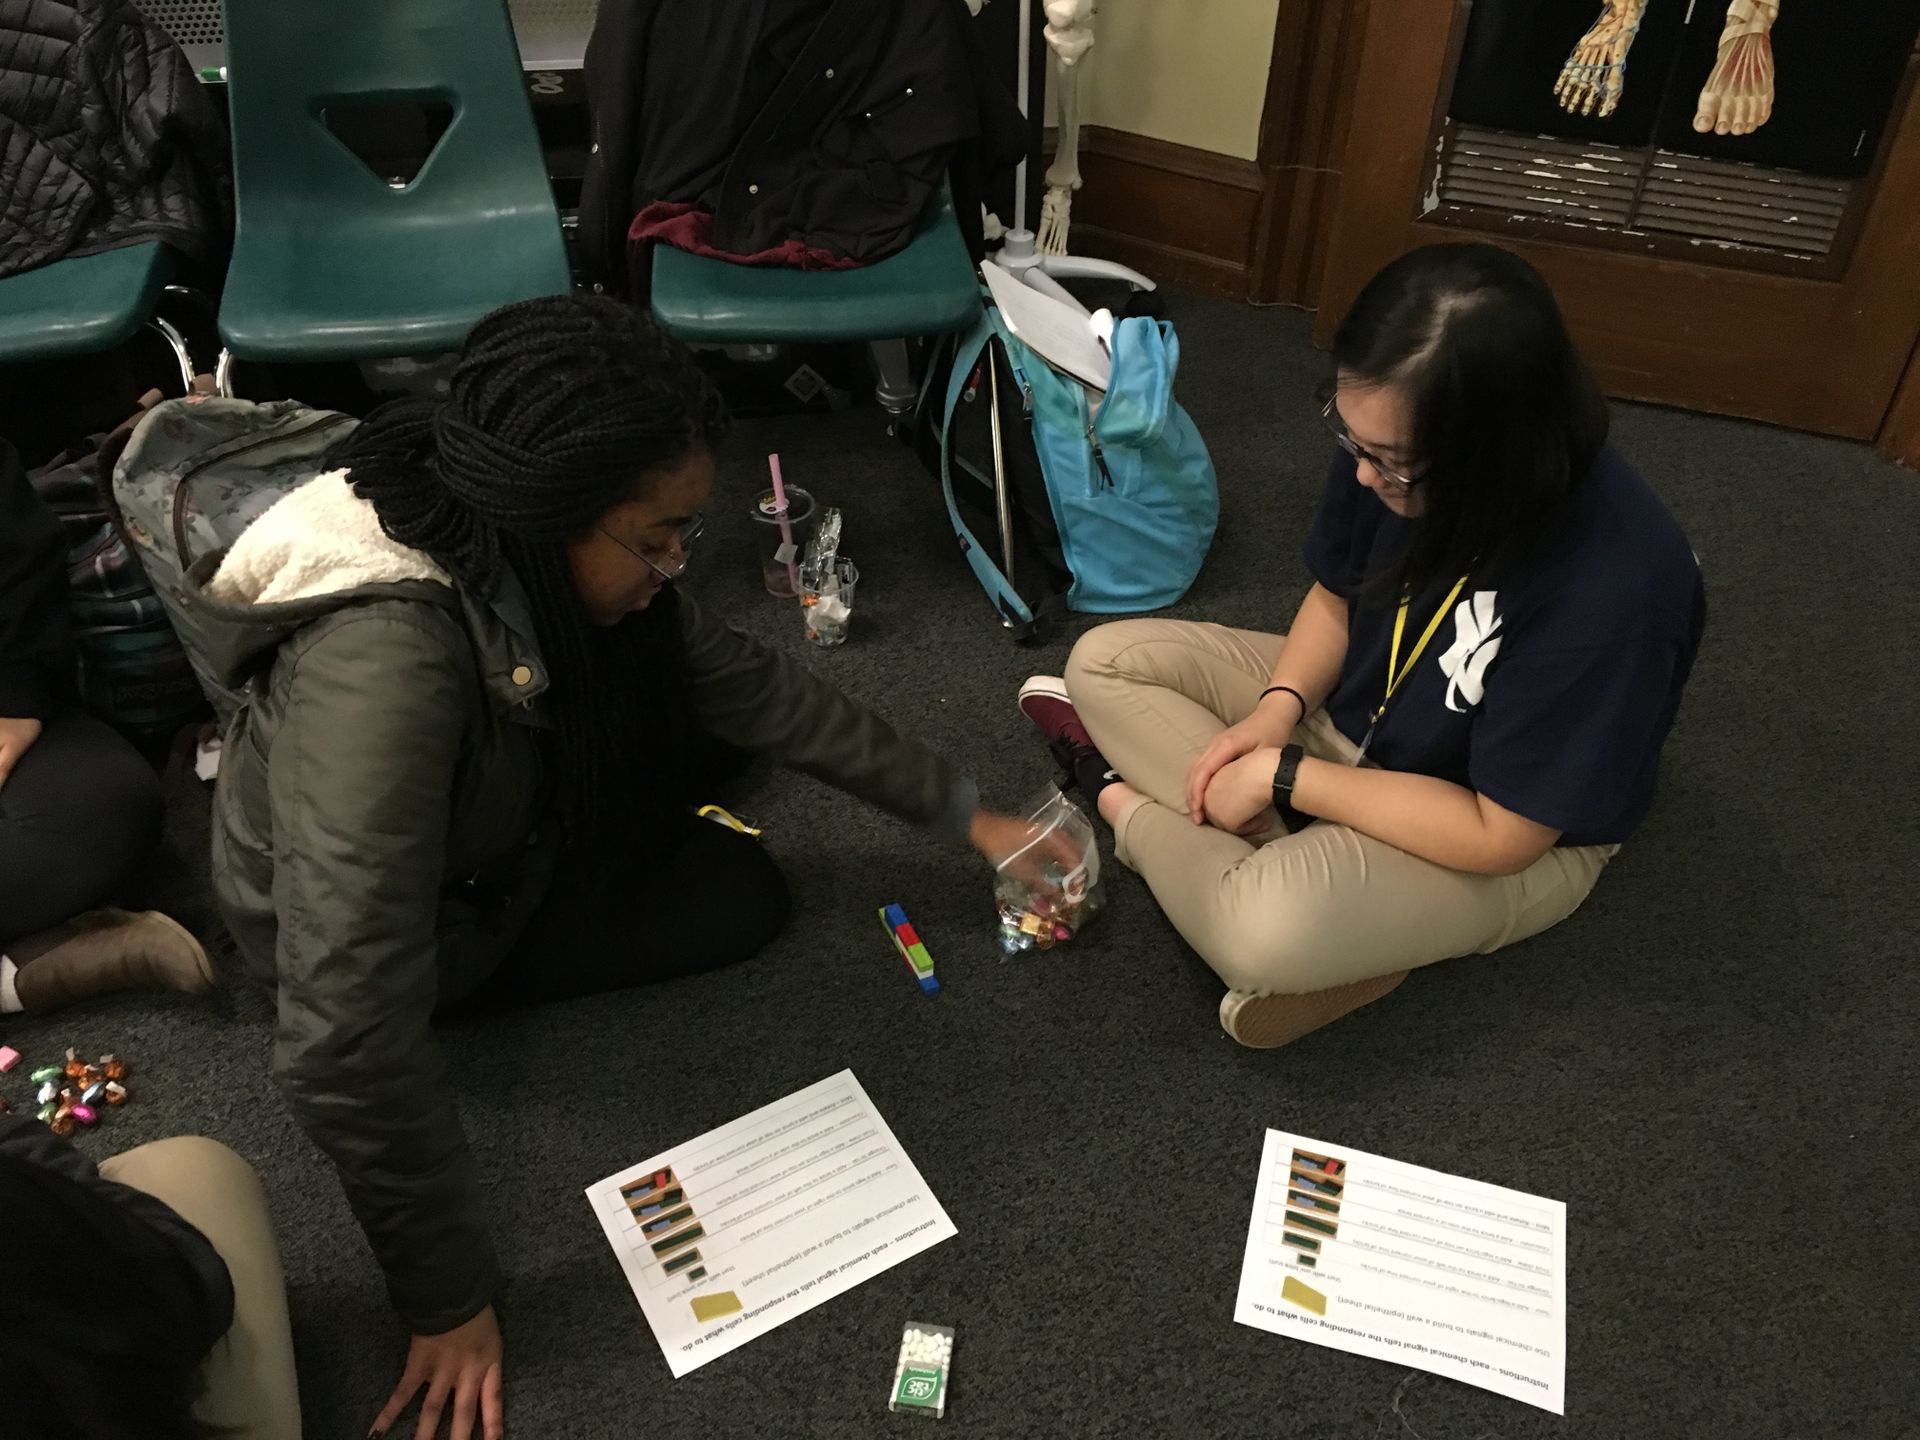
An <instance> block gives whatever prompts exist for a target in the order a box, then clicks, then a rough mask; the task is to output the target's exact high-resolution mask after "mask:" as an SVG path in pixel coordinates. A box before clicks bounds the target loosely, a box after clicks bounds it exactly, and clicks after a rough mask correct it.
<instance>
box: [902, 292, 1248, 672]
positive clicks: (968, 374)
mask: <svg viewBox="0 0 1920 1440" xmlns="http://www.w3.org/2000/svg"><path fill="white" fill-rule="evenodd" d="M1179 363H1180V341H1179V338H1178V337H1177V336H1176V335H1175V334H1174V330H1173V326H1172V325H1171V324H1168V323H1167V322H1165V321H1155V320H1152V319H1148V318H1146V317H1132V318H1128V319H1124V320H1120V321H1118V322H1117V323H1116V324H1115V326H1114V330H1113V374H1112V377H1111V380H1110V382H1109V385H1108V389H1107V391H1106V394H1105V395H1104V396H1102V395H1100V394H1099V392H1097V391H1089V389H1088V387H1086V386H1085V385H1083V384H1082V383H1081V382H1080V381H1078V380H1076V379H1074V378H1073V377H1072V376H1070V375H1064V374H1061V373H1060V372H1059V371H1056V370H1055V369H1053V368H1052V367H1051V366H1050V365H1048V364H1047V363H1046V361H1044V360H1042V359H1041V358H1040V357H1039V356H1038V355H1036V354H1035V353H1034V352H1033V351H1031V350H1029V349H1028V348H1027V347H1026V345H1024V344H1023V343H1021V341H1020V340H1019V339H1018V338H1017V337H1015V336H1014V335H1013V334H1012V333H1011V332H1010V331H1009V330H1008V329H1007V328H1006V326H1005V324H1004V323H1003V322H1002V321H1001V318H1000V312H999V311H998V310H997V309H995V308H994V307H992V306H991V305H989V306H988V307H987V308H986V312H985V314H984V315H983V316H982V317H981V319H980V321H979V322H978V323H977V324H976V325H975V326H974V327H973V329H972V330H970V331H968V332H967V333H966V334H965V335H963V336H962V337H960V339H959V340H958V341H957V342H955V343H954V349H953V356H952V369H951V371H950V372H949V373H948V375H947V377H946V382H945V385H944V394H941V393H939V392H940V390H941V387H940V384H939V381H938V378H937V375H938V372H937V370H936V378H935V379H934V380H933V381H932V382H931V383H930V384H929V385H928V387H927V390H928V393H925V394H923V397H922V398H923V403H937V402H938V401H941V400H944V410H943V411H942V415H941V425H940V428H939V433H938V438H939V451H940V456H939V458H940V466H939V469H940V481H941V488H942V490H943V492H944V494H945V496H946V502H947V514H948V516H949V517H950V518H951V520H952V522H953V528H954V534H955V535H956V537H957V538H958V539H959V542H960V548H961V551H962V552H963V553H964V554H965V556H966V559H967V564H968V565H969V566H970V567H971V568H972V570H973V573H974V575H975V577H976V578H977V579H978V580H979V581H980V584H981V587H982V588H983V589H985V590H986V592H987V596H988V598H989V599H990V600H991V601H992V602H993V606H994V608H995V610H997V611H998V612H999V614H1000V618H1001V623H1002V624H1003V625H1005V626H1006V627H1007V628H1008V629H1010V630H1012V631H1013V632H1014V633H1015V635H1016V636H1018V637H1020V638H1026V637H1028V636H1031V635H1034V634H1036V633H1038V632H1040V631H1042V630H1044V628H1045V625H1046V622H1047V621H1048V620H1049V619H1050V618H1052V616H1053V614H1054V613H1056V612H1057V611H1058V609H1059V608H1060V606H1061V603H1062V601H1064V605H1065V607H1066V608H1067V609H1071V610H1077V611H1082V612H1085V613H1088V614H1095V615H1124V614H1132V613H1136V612H1138V611H1142V610H1157V609H1160V608H1161V607H1163V606H1166V605H1171V604H1173V603H1174V601H1176V600H1178V599H1179V598H1180V597H1181V596H1182V595H1184V594H1186V592H1187V588H1188V587H1189V586H1190V585H1192V584H1193V581H1194V577H1195V576H1196V575H1198V574H1199V573H1200V565H1201V562H1203V561H1204V560H1205V559H1206V556H1207V548H1208V547H1209V546H1210V545H1211V544H1212V543H1213V532H1214V527H1215V525H1216V524H1218V522H1219V519H1220V491H1219V486H1218V484H1217V482H1216V480H1215V477H1214V471H1213V461H1212V460H1211V459H1210V458H1209V456H1208V455H1207V447H1206V443H1205V442H1204V441H1202V440H1201V438H1200V432H1199V431H1198V430H1196V429H1195V428H1194V424H1193V421H1192V419H1191V418H1190V417H1189V416H1188V414H1187V412H1186V411H1185V410H1183V409H1181V408H1180V405H1179V403H1178V402H1177V401H1176V400H1175V399H1174V398H1173V379H1174V372H1175V370H1176V369H1177V368H1178V367H1179ZM996 395H997V397H998V402H999V403H998V406H997V411H998V413H997V415H995V414H992V413H989V414H988V415H987V416H986V417H985V424H984V426H982V423H981V417H980V416H979V415H978V414H977V412H982V411H986V412H991V411H993V410H994V409H995V408H996V407H995V406H994V404H993V400H994V397H995V396H996ZM969 402H972V403H969ZM983 402H984V403H983ZM1096 402H1097V403H1096ZM969 412H975V413H972V414H970V413H969ZM963 426H969V427H970V428H972V429H974V430H976V431H977V430H979V429H981V428H985V429H986V430H987V431H988V435H987V444H986V445H985V446H984V447H983V446H980V445H979V444H978V442H977V440H975V441H974V442H972V443H969V445H968V448H969V449H978V448H987V449H990V450H991V452H992V453H993V455H994V458H995V462H996V463H995V464H994V465H993V467H992V468H990V469H989V468H984V467H982V466H980V465H977V464H975V463H973V462H972V461H970V460H968V459H966V458H964V457H962V456H961V455H959V454H958V453H957V449H958V442H959V432H960V431H961V429H962V428H963ZM956 472H957V473H958V476H959V480H960V488H959V489H957V490H956V486H955V477H956ZM965 512H971V513H972V514H973V515H974V516H976V517H977V518H978V519H979V520H980V522H981V528H983V529H986V530H987V532H988V533H989V534H992V535H994V536H995V537H996V539H997V541H998V543H997V545H995V546H994V547H993V548H989V547H987V546H985V545H983V544H981V542H980V539H979V536H978V534H977V533H976V531H975V529H974V527H973V526H972V525H971V524H970V523H969V521H968V518H967V515H966V513H965ZM1010 572H1011V573H1010ZM1063 591H1064V594H1063V593H1062V592H1063Z"/></svg>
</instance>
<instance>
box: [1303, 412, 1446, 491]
mask: <svg viewBox="0 0 1920 1440" xmlns="http://www.w3.org/2000/svg"><path fill="white" fill-rule="evenodd" d="M1333 400H1334V397H1333V396H1331V395H1329V396H1327V403H1326V404H1324V405H1322V406H1321V407H1320V420H1321V423H1323V424H1324V425H1325V426H1326V427H1327V433H1328V434H1329V435H1331V436H1333V443H1334V444H1336V445H1338V446H1339V447H1340V448H1341V449H1342V450H1344V451H1346V452H1347V453H1348V454H1349V455H1351V456H1353V458H1354V459H1356V460H1364V461H1366V462H1367V464H1369V465H1371V466H1372V467H1373V468H1374V469H1375V470H1377V471H1378V472H1379V473H1380V478H1381V479H1383V480H1385V481H1387V482H1388V483H1389V484H1393V485H1398V486H1399V487H1400V488H1401V489H1402V490H1411V489H1413V487H1414V486H1416V485H1418V484H1420V483H1421V482H1422V481H1423V480H1425V479H1426V478H1427V477H1426V476H1424V475H1414V476H1407V475H1402V474H1401V473H1400V472H1399V471H1398V470H1395V469H1394V468H1393V467H1392V466H1391V465H1389V464H1387V462H1386V461H1384V460H1382V459H1381V458H1380V457H1379V456H1378V455H1376V454H1374V453H1373V452H1372V451H1371V450H1369V449H1367V447H1366V446H1364V445H1362V444H1361V443H1360V442H1359V441H1358V440H1356V439H1354V438H1353V436H1351V435H1349V434H1348V433H1347V422H1346V421H1344V420H1342V419H1341V418H1340V412H1339V411H1337V410H1335V409H1334V408H1333Z"/></svg>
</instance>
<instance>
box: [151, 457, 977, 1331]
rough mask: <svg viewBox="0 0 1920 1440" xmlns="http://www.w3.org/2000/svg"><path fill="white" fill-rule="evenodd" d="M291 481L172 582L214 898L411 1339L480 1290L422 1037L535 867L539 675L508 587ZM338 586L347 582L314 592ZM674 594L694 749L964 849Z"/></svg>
mask: <svg viewBox="0 0 1920 1440" xmlns="http://www.w3.org/2000/svg"><path fill="white" fill-rule="evenodd" d="M311 487H323V488H322V489H321V490H319V491H315V492H314V493H313V494H307V493H306V490H305V489H303V491H296V492H294V494H293V495H291V496H289V497H288V498H287V500H284V501H282V502H280V504H279V505H277V506H275V507H274V509H273V510H269V511H268V512H267V513H266V514H265V515H263V516H262V517H261V518H260V520H258V521H256V522H255V525H254V527H252V528H250V529H249V531H248V532H247V533H246V534H245V535H243V536H242V537H241V540H240V542H239V543H238V544H236V545H235V546H234V548H233V550H232V551H231V552H228V554H226V555H212V556H208V557H205V558H204V559H203V560H202V561H200V562H199V563H198V564H196V565H195V566H194V567H193V569H192V570H191V571H189V572H188V575H187V577H186V589H187V603H189V604H190V605H192V606H193V607H194V608H195V609H196V610H197V611H199V612H200V614H199V617H198V618H200V619H201V620H202V621H203V623H205V624H206V625H207V627H208V632H207V633H208V634H209V636H210V637H211V638H210V646H211V653H210V654H209V655H208V656H206V657H204V658H206V659H207V660H208V661H210V663H211V664H212V666H213V668H214V670H215V671H216V678H218V679H219V680H220V681H221V682H222V683H224V684H228V685H232V686H235V687H236V688H238V687H243V686H244V687H245V690H246V693H247V696H248V702H247V704H246V706H245V707H244V708H243V709H242V710H241V711H240V713H239V714H238V715H237V716H236V717H235V718H234V720H233V722H232V724H231V725H230V726H229V728H228V732H227V734H226V737H225V744H224V748H223V754H222V759H221V765H220V774H219V781H218V786H217V789H216V792H215V800H214V812H215V813H214V826H213V872H214V885H215V890H216V893H217V895H218V897H219V901H220V904H221V908H222V911H223V913H224V915H225V917H226V920H227V922H228V925H229V926H230V928H231V929H232V932H233V935H234V938H235V940H236V941H237V942H238V944H239V947H240V950H241V952H242V954H243V956H244V957H245V959H246V961H247V962H248V965H249V968H250V969H251V970H252V971H253V972H254V973H255V974H256V975H258V976H259V977H260V978H261V979H262V980H264V981H265V982H266V983H267V984H269V985H270V986H272V987H273V988H274V989H275V991H276V994H277V1006H278V1021H277V1025H276V1029H275V1035H274V1045H273V1073H274V1078H275V1080H276V1082H277V1084H278V1086H279V1088H280V1091H281V1093H282V1094H283V1095H284V1096H285V1098H286V1101H287V1103H288V1105H289V1106H290V1107H291V1109H292V1111H293V1113H294V1116H295V1117H296V1119H297V1120H298V1121H299V1123H300V1125H301V1127H302V1128H303V1129H304V1130H305V1131H306V1132H307V1134H308V1135H310V1136H311V1137H312V1138H313V1140H314V1141H315V1143H317V1144H318V1145H319V1146H320V1148H321V1149H322V1150H324V1151H325V1152H326V1153H327V1155H328V1156H329V1157H330V1158H331V1159H332V1160H333V1162H334V1164H335V1166H336V1167H337V1168H338V1170H339V1173H340V1177H341V1181H342V1183H343V1184H344V1186H345V1187H346V1192H347V1198H348V1201H349V1202H350V1203H351V1205H352V1207H353V1211H354V1214H355V1215H356V1216H357V1217H358V1218H359V1221H360V1223H361V1225H362V1227H363V1228H364V1229H365V1231H366V1234H367V1238H368V1239H369V1241H371V1243H372V1245H373V1250H374V1254H375V1255H376V1257H377V1258H378V1259H379V1262H380V1264H381V1267H382V1269H383V1270H384V1272H385V1275H386V1280H387V1287H388V1292H389V1294H390V1295H391V1297H392V1300H393V1304H394V1306H395V1308H396V1309H397V1310H398V1311H399V1313H400V1315H401V1317H402V1318H403V1319H404V1320H405V1321H406V1322H407V1324H408V1325H410V1326H411V1327H412V1328H413V1329H414V1330H415V1331H416V1332H417V1333H422V1334H431V1333H437V1332H439V1331H444V1330H447V1329H450V1328H452V1327H453V1326H455V1325H458V1324H460V1323H462V1322H464V1321H465V1320H467V1319H469V1318H471V1317H472V1316H473V1315H475V1314H476V1313H478V1312H479V1311H480V1310H481V1309H482V1308H483V1307H484V1306H486V1305H488V1304H489V1303H491V1301H492V1300H493V1298H494V1292H495V1289H496V1287H497V1284H498V1278H499V1272H498V1266H497V1263H496V1260H495V1257H494V1251H493V1246H492V1243H491V1241H490V1239H489V1237H488V1234H487V1229H486V1222H485V1216H484V1211H483V1206H482V1203H481V1196H480V1186H479V1181H478V1178H477V1176H476V1173H475V1167H474V1161H473V1157H472V1155H471V1154H470V1152H469V1151H468V1148H467V1142H466V1138H465V1136H464V1134H463V1133H462V1130H461V1126H460V1118H459V1114H458V1112H457V1109H456V1106H455V1101H454V1095H453V1092H452V1090H451V1089H450V1087H449V1085H448V1083H447V1080H446V1076H445V1073H444V1067H443V1064H442V1060H441V1056H440V1052H439V1048H438V1046H437V1045H436V1044H435V1043H434V1039H433V1034H432V1029H431V1026H430V1024H429V1022H430V1019H431V1017H432V1015H433V1013H434V1010H435V1009H436V1007H437V1006H439V1005H441V1004H443V1003H445V1002H447V1001H450V1000H455V999H458V998H460V997H461V996H464V995H466V994H468V993H470V992H471V991H472V990H473V989H474V988H475V987H476V986H477V985H478V984H479V983H480V981H481V980H483V979H484V978H485V977H486V976H487V974H488V973H489V972H491V971H492V970H493V969H494V968H495V966H497V965H498V964H499V963H500V961H501V960H502V958H503V957H504V956H505V954H506V953H507V951H508V950H509V949H510V948H511V946H512V945H513V943H514V941H515V939H516V938H517V937H518V935H519V934H520V932H521V930H522V928H523V927H524V926H525V924H526V922H527V919H528V917H529V916H530V915H531V914H532V913H533V911H534V910H535V909H536V908H537V907H538V905H539V904H540V901H541V899H542V898H543V896H544V895H545V893H546V891H547V888H548V884H549V881H550V879H551V876H552V872H553V867H554V865H555V863H556V858H557V852H558V848H559V838H560V837H559V835H558V834H557V833H556V827H555V826H554V825H553V824H551V823H545V824H543V823H542V822H543V821H544V820H546V819H547V816H546V813H545V811H546V797H547V795H548V794H549V793H550V786H549V784H548V783H547V782H548V777H546V776H545V775H543V773H542V767H543V764H544V763H545V762H544V760H543V755H544V754H545V753H546V752H547V749H548V747H547V746H545V745H543V744H541V743H540V739H539V736H540V732H541V731H542V730H543V729H544V728H546V727H548V726H549V724H550V716H549V715H548V713H547V711H548V707H549V704H550V701H549V700H548V698H547V697H546V696H545V691H546V670H545V666H544V664H543V663H542V660H541V656H540V653H539V650H538V648H537V647H536V645H535V644H534V643H533V640H532V638H531V637H532V625H531V623H530V620H529V617H528V614H527V610H526V607H525V603H524V600H523V598H522V597H521V595H520V593H519V591H518V588H517V586H515V585H512V584H509V585H507V586H506V587H505V588H504V590H503V592H502V593H501V594H500V595H498V596H496V597H494V598H493V599H492V600H491V602H487V601H482V600H479V599H478V598H476V597H475V596H472V595H470V594H468V593H466V592H465V591H464V590H462V589H460V588H458V587H456V586H454V585H453V584H451V583H450V582H447V581H446V580H445V577H444V576H442V575H441V572H439V571H438V569H437V568H436V567H434V566H433V564H432V562H431V561H429V560H427V558H426V557H425V556H423V555H421V554H419V552H416V551H409V550H405V549H403V548H402V547H399V546H396V545H394V544H393V542H391V541H389V540H387V539H386V537H385V536H384V535H381V534H379V532H378V531H377V528H375V527H373V526H372V522H371V520H370V512H367V513H364V514H361V513H358V512H355V511H352V510H350V509H349V508H348V507H361V508H362V509H364V502H361V501H358V500H357V499H354V498H353V497H352V496H351V492H350V491H349V490H348V489H347V487H346V485H345V484H344V481H343V479H342V478H341V477H340V476H339V475H338V474H334V475H327V476H322V477H320V478H319V479H317V480H315V481H312V482H310V486H309V487H306V488H308V489H310V488H311ZM327 487H331V488H330V489H329V488H327ZM295 502H298V503H295ZM270 522H271V523H270ZM355 523H358V524H359V527H360V528H359V530H358V531H357V532H356V530H355V528H354V524H355ZM256 532H258V533H256ZM341 550H345V551H347V552H349V553H348V554H347V556H346V558H345V559H343V558H342V556H341V555H340V554H338V553H335V552H338V551H341ZM216 572H217V578H216ZM343 577H344V578H350V579H352V580H354V581H357V582H358V583H352V584H349V585H347V586H346V587H345V588H341V589H337V590H329V589H327V586H328V585H330V584H332V583H335V582H336V581H338V580H340V579H342V578H343ZM279 596H288V597H291V598H276V597H279ZM679 603H680V611H681V615H682V617H683V628H684V630H685V636H686V655H687V676H688V684H689V687H690V691H691V700H692V704H693V708H694V712H695V714H696V715H697V717H698V719H699V720H700V722H701V723H702V724H703V725H704V726H705V727H706V729H707V730H709V731H710V732H711V733H712V734H713V735H714V736H716V737H717V738H719V739H721V740H723V741H726V742H728V743H730V744H732V745H735V746H738V747H740V748H742V749H745V750H750V751H755V752H759V753H763V754H770V755H772V756H774V757H777V758H778V759H780V760H782V761H784V762H785V763H786V764H788V765H791V766H793V767H795V768H797V769H800V770H803V771H805V772H807V773H809V774H811V775H815V776H817V777H819V778H820V779H822V780H825V781H828V782H829V783H831V784H833V785H836V786H838V787H839V788H841V789H843V790H846V791H848V792H850V793H851V794H853V795H855V796H858V797H860V798H861V799H865V800H868V801H871V802H873V803H874V804H876V805H879V806H881V807H882V808H884V809H886V810H888V811H891V812H892V813H894V814H895V815H898V816H900V817H902V818H904V819H907V820H911V821H915V822H918V823H920V824H922V825H924V826H926V827H927V828H928V829H929V830H931V831H933V832H934V833H936V834H938V835H940V836H941V837H942V838H947V839H957V838H959V837H960V836H962V835H964V833H965V829H966V825H967V822H968V820H969V819H970V818H971V816H972V814H973V811H974V809H975V807H976V804H977V800H978V794H977V791H976V790H975V789H974V787H973V786H972V784H971V782H969V781H967V780H965V779H964V778H963V777H961V776H960V775H958V774H957V773H956V772H955V771H954V770H953V769H952V767H950V766H949V765H948V764H947V763H946V762H944V761H943V760H941V759H940V758H939V757H938V756H936V755H934V754H933V753H932V752H930V751H929V750H927V749H926V748H925V747H924V746H921V745H919V744H917V743H915V742H913V741H911V740H908V739H906V738H904V737H902V736H901V735H900V734H898V733H897V732H896V731H895V730H894V729H893V728H892V727H891V726H889V725H888V724H887V723H886V722H885V721H884V720H882V719H881V718H880V717H879V716H878V715H876V714H875V713H874V712H873V711H871V710H869V709H867V708H866V707H865V706H862V705H859V704H857V703H855V702H854V701H852V700H850V699H849V698H847V697H846V696H845V695H843V694H842V693H841V692H840V691H839V690H838V689H836V688H835V687H834V686H832V685H830V684H828V683H827V682H826V681H824V680H821V679H819V678H818V677H817V676H815V675H813V674H812V673H811V672H809V671H808V670H807V669H805V668H804V667H803V666H802V665H800V664H798V663H796V662H795V661H793V660H790V659H787V658H786V657H784V656H781V655H779V654H777V653H774V652H772V651H770V650H768V649H766V648H764V647H763V646H761V645H759V644H757V643H756V642H754V641H752V640H750V639H748V638H747V637H745V636H744V635H741V634H740V633H739V632H738V631H735V630H733V629H731V628H729V627H728V626H726V625H724V624H721V623H720V622H719V621H717V620H715V619H713V618H712V617H710V616H708V615H707V614H706V613H705V612H704V611H703V610H702V609H701V608H700V606H699V605H698V604H696V603H695V602H694V601H693V600H692V599H691V598H690V597H688V596H686V595H682V596H680V597H679Z"/></svg>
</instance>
